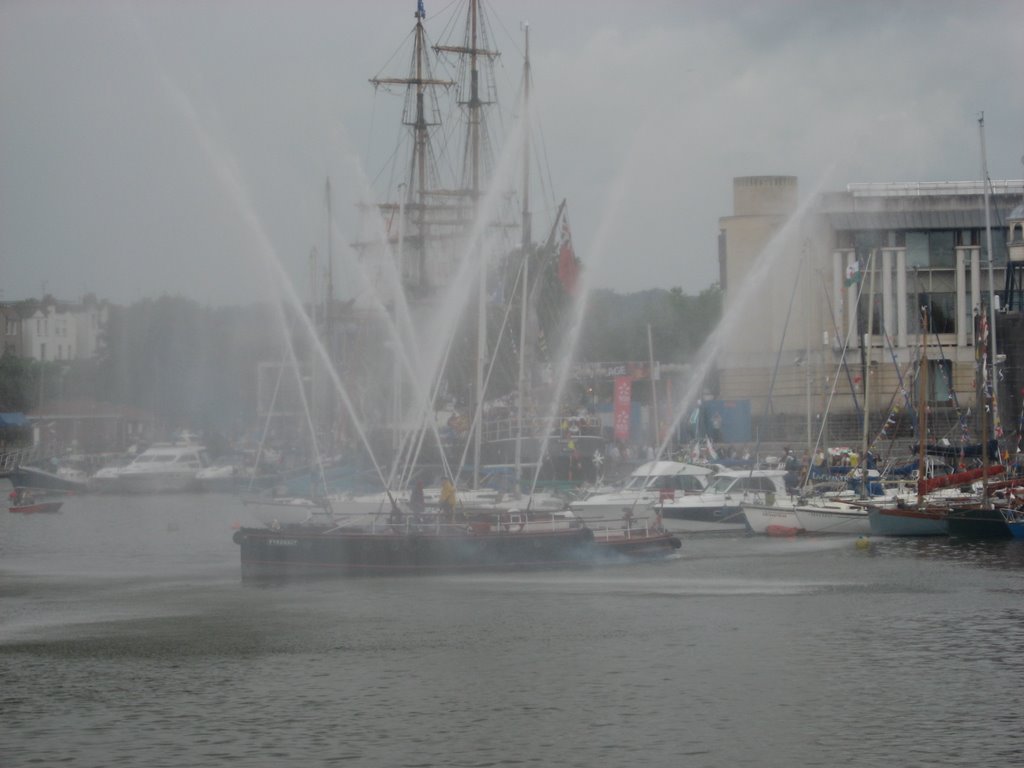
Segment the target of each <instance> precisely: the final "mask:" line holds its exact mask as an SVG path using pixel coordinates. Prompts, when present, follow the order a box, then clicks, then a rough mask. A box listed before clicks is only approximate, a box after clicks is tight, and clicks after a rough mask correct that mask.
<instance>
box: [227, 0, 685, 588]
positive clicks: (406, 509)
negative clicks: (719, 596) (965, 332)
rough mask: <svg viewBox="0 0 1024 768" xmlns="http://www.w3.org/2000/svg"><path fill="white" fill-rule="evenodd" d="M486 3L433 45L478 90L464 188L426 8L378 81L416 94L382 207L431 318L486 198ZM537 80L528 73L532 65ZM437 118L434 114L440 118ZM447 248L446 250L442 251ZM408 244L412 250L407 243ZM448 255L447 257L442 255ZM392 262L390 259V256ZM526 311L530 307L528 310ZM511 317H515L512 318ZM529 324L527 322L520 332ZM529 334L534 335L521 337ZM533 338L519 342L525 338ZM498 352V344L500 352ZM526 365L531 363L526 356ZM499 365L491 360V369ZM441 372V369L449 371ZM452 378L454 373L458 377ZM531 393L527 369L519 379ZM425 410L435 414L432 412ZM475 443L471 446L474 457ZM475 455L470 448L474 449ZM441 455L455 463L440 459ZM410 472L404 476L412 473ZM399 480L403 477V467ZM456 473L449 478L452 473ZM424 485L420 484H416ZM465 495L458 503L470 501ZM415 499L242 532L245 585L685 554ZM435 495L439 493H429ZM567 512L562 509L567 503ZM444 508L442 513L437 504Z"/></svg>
mask: <svg viewBox="0 0 1024 768" xmlns="http://www.w3.org/2000/svg"><path fill="white" fill-rule="evenodd" d="M480 11H481V2H480V0H469V2H468V15H467V18H466V25H465V29H466V30H467V38H466V40H465V41H464V43H463V44H461V45H436V46H432V47H433V50H434V51H435V52H437V53H452V54H456V55H457V56H459V57H460V59H461V60H462V61H463V62H464V63H468V75H467V76H466V77H464V78H460V81H461V82H463V83H467V84H468V85H467V87H468V91H467V92H466V94H465V98H464V99H462V101H461V106H463V107H464V108H465V111H466V113H467V114H468V121H467V126H468V128H467V133H466V138H467V144H466V146H467V149H466V152H465V153H464V155H463V158H464V159H465V167H464V169H463V170H464V172H463V176H462V181H461V183H460V184H459V185H457V186H456V187H455V188H452V189H444V188H443V187H441V186H439V185H437V184H435V183H433V181H434V180H433V179H432V176H431V173H429V172H428V171H429V170H430V163H431V161H432V159H433V158H435V157H436V156H435V155H434V154H433V153H432V152H431V151H430V149H429V146H428V145H429V141H430V138H431V128H432V125H433V123H432V118H428V111H427V103H428V98H429V93H430V91H431V89H433V88H438V87H445V88H451V87H452V86H454V84H455V82H456V81H455V80H447V79H444V78H438V77H434V76H433V74H432V73H431V71H430V65H429V56H428V55H427V52H428V49H429V46H428V44H427V39H426V30H425V27H424V18H425V12H424V9H423V4H422V2H420V3H418V4H417V10H416V15H415V18H416V25H415V29H414V35H413V39H414V50H413V59H412V65H411V69H410V75H409V76H408V77H404V78H384V77H379V78H374V79H373V80H372V81H371V82H373V84H374V85H375V86H378V87H381V86H389V85H396V86H397V85H401V86H402V87H404V88H405V89H406V92H407V97H408V98H407V100H406V113H405V116H404V118H403V122H404V123H405V124H406V125H407V126H408V127H409V128H410V129H411V134H412V137H413V142H412V144H413V150H412V154H411V161H410V163H409V164H408V166H407V168H408V170H409V176H408V177H407V178H408V181H406V182H403V184H402V185H401V191H402V194H403V198H402V199H401V200H400V201H399V203H398V204H384V205H382V206H379V207H378V210H379V211H380V212H381V213H383V214H384V215H385V221H386V231H387V232H388V237H387V239H388V240H391V239H392V237H391V235H390V233H391V232H392V231H393V229H392V227H391V226H389V225H391V224H394V223H395V222H394V218H393V217H394V214H396V213H397V214H398V215H399V219H398V222H397V224H398V242H399V243H400V246H401V247H399V249H398V254H399V260H400V263H399V265H398V266H399V270H400V275H401V280H402V290H403V291H404V292H405V294H406V295H407V296H408V297H409V298H410V302H409V303H410V305H418V307H414V309H415V308H418V309H420V310H423V314H424V315H425V314H427V311H428V310H430V309H432V308H434V307H436V304H437V301H438V297H439V296H440V288H441V287H442V286H443V285H444V284H445V283H446V282H447V281H448V278H449V277H450V276H451V273H452V272H453V270H454V268H455V267H456V266H458V265H456V263H455V262H456V261H457V257H456V256H453V254H459V253H463V250H461V249H460V248H459V247H458V246H453V245H452V243H453V242H457V241H459V240H460V239H461V240H462V241H463V244H464V241H465V239H466V238H465V230H466V229H468V228H469V227H470V226H471V225H472V224H473V222H474V219H475V218H476V217H477V215H478V213H479V211H477V207H478V206H479V205H480V200H481V198H482V196H483V195H484V192H485V184H486V180H485V179H484V173H483V172H484V164H483V162H482V158H481V152H482V143H483V141H482V136H483V133H484V129H483V107H484V106H485V104H486V103H487V102H485V101H484V99H483V95H482V93H481V91H480V90H479V88H480V80H481V77H480V73H479V70H478V62H479V61H481V60H493V58H494V57H496V56H497V52H496V51H494V50H491V49H490V48H489V47H487V44H486V40H487V37H486V33H484V27H483V24H482V21H483V19H482V15H481V12H480ZM526 72H527V74H528V73H529V66H528V63H527V67H526ZM432 114H433V113H432ZM522 222H523V224H524V227H525V229H526V230H527V232H526V234H524V236H523V240H522V247H521V252H522V264H523V271H524V272H526V270H527V265H528V263H529V256H530V254H531V252H532V251H534V250H535V249H533V248H532V247H531V246H530V245H529V226H530V211H529V204H528V200H527V202H524V206H523V209H522ZM442 242H444V243H446V245H445V246H444V247H441V248H438V247H436V246H438V245H439V244H441V243H442ZM406 244H408V246H409V247H408V249H406V248H405V247H404V246H405V245H406ZM435 255H436V256H438V259H434V258H432V257H433V256H435ZM384 257H385V258H392V256H391V254H390V252H389V253H385V254H384ZM488 276H489V275H488V270H487V268H486V266H485V265H481V266H480V268H479V279H478V280H477V306H476V308H477V333H476V342H477V353H476V356H475V360H474V362H475V365H474V368H475V371H474V373H475V375H474V377H473V379H474V384H475V394H474V398H475V400H474V425H475V426H474V429H473V432H474V440H473V442H472V445H473V446H474V447H473V451H474V460H473V474H474V483H473V484H474V490H475V489H476V486H477V484H478V482H479V470H480V465H481V461H480V457H481V447H482V446H481V436H482V428H481V427H482V417H483V401H484V396H485V392H486V380H485V370H486V366H485V364H484V363H485V361H484V356H485V352H486V351H487V349H488V346H489V344H488V341H489V339H488V332H487V319H488V318H487V313H488V309H489V307H488V303H487V299H488V295H487V287H488V285H487V280H488ZM520 290H521V291H522V292H523V293H524V294H525V295H524V296H523V299H522V301H523V306H526V302H527V300H528V294H529V286H528V285H527V284H526V279H525V278H523V279H522V285H521V287H520ZM524 314H525V312H524ZM506 316H507V313H506ZM525 326H526V319H525V318H523V320H522V322H521V328H523V327H525ZM521 335H525V332H524V331H521ZM524 342H525V339H521V343H524ZM492 348H493V345H492ZM520 360H521V362H520V366H521V368H525V367H526V363H525V361H524V358H522V357H521V358H520ZM492 365H493V363H492ZM442 368H443V366H442ZM449 373H450V372H449ZM443 374H444V371H442V372H441V374H439V377H438V379H436V380H435V381H433V382H431V392H430V395H431V397H430V398H429V400H430V405H431V406H432V404H433V402H434V401H435V400H436V396H437V391H438V389H439V388H440V386H439V381H440V376H441V375H443ZM519 379H520V386H521V387H522V386H523V381H524V379H525V373H523V374H521V375H520V377H519ZM425 410H426V409H425ZM469 445H470V444H469V443H467V444H466V446H465V449H464V450H468V448H469ZM417 452H418V442H417V440H416V439H415V438H412V437H410V438H408V439H407V440H406V445H405V448H404V449H402V450H400V451H399V452H398V453H396V455H395V464H394V466H397V465H398V463H399V459H402V460H406V459H408V461H409V463H410V464H413V465H414V464H415V457H416V454H417ZM464 455H465V453H464ZM441 458H442V460H444V459H446V458H447V457H446V456H444V454H443V453H442V455H441ZM410 474H411V473H410V472H404V476H405V477H409V476H410ZM393 476H394V470H393ZM446 476H447V477H448V478H449V479H450V478H451V473H447V474H446ZM418 490H419V489H418ZM466 496H467V495H466V494H463V495H462V499H461V500H460V501H462V502H464V501H465V500H466ZM406 498H407V497H406V496H403V495H401V494H397V493H393V492H392V490H391V489H390V488H385V490H384V494H382V495H381V499H386V502H385V503H379V504H375V505H372V504H371V507H370V508H369V509H365V508H363V509H360V508H359V507H358V504H359V503H360V502H354V505H355V506H353V503H349V504H346V503H345V502H341V503H337V504H336V503H334V500H332V505H331V506H332V515H331V516H330V519H329V520H327V521H323V520H320V519H317V520H308V521H306V522H305V523H304V524H295V525H270V526H267V527H264V528H241V529H239V530H238V531H237V532H236V533H235V536H234V540H235V542H236V543H237V544H238V545H239V548H240V553H241V563H242V574H243V577H244V578H248V577H253V578H256V577H264V576H290V575H303V574H340V575H355V574H383V573H437V572H464V571H467V570H492V569H507V568H530V567H554V566H579V565H592V564H595V563H601V562H610V561H611V562H614V561H619V560H622V559H623V558H625V559H627V560H628V559H636V558H650V557H663V556H664V555H666V554H669V553H671V552H672V551H673V550H674V549H677V548H678V547H679V545H680V543H679V540H678V539H677V538H676V537H674V536H672V535H671V534H668V533H667V532H665V531H662V530H660V529H658V528H655V527H651V526H647V525H646V524H644V523H639V524H633V523H631V524H630V525H628V526H624V527H623V528H621V529H617V530H615V531H593V530H591V529H590V528H588V527H587V526H585V525H584V524H582V523H581V522H580V521H579V520H578V519H576V518H575V517H574V516H573V515H572V513H571V512H561V511H559V512H553V511H552V512H547V513H544V512H541V513H531V512H529V511H528V510H525V509H510V508H505V507H501V506H499V505H497V504H484V503H482V501H481V499H480V497H477V500H476V504H475V505H472V504H471V505H467V504H464V503H460V504H459V506H458V507H457V508H456V509H452V508H445V504H444V502H443V500H441V499H438V500H437V501H438V502H439V503H436V504H435V505H434V506H435V508H434V509H426V508H425V507H429V506H431V504H430V503H429V502H428V500H427V499H428V496H427V494H426V493H422V494H419V493H418V494H417V499H418V502H422V505H421V504H420V503H417V508H413V507H411V506H410V505H407V502H406ZM430 498H431V499H433V498H434V497H433V495H432V494H431V497H430ZM560 506H561V505H560ZM438 507H440V509H439V508H438Z"/></svg>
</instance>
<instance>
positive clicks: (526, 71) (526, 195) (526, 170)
mask: <svg viewBox="0 0 1024 768" xmlns="http://www.w3.org/2000/svg"><path fill="white" fill-rule="evenodd" d="M523 35H524V37H525V40H526V43H525V45H526V49H525V56H524V58H523V113H522V115H521V117H520V119H521V120H522V123H523V216H522V232H521V236H522V240H521V241H520V243H521V251H522V257H523V269H522V278H521V280H520V283H519V290H520V297H521V301H520V307H519V376H518V379H517V399H516V489H517V490H518V489H519V488H521V487H522V479H523V409H524V408H525V407H526V326H527V323H526V315H527V312H528V311H529V305H530V241H531V240H532V239H533V236H532V232H531V229H532V217H531V214H530V120H529V117H530V115H529V107H530V25H529V24H524V25H523Z"/></svg>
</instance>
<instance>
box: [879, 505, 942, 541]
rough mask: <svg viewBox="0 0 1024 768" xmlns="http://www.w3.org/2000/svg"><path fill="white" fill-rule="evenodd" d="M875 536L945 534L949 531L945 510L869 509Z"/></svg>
mask: <svg viewBox="0 0 1024 768" xmlns="http://www.w3.org/2000/svg"><path fill="white" fill-rule="evenodd" d="M868 520H869V522H870V523H871V533H872V534H873V535H875V536H945V535H947V534H948V533H949V524H948V523H947V519H946V515H945V513H944V512H941V513H940V512H932V511H928V510H917V509H898V508H897V509H879V508H876V507H871V508H869V509H868Z"/></svg>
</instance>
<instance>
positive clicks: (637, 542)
mask: <svg viewBox="0 0 1024 768" xmlns="http://www.w3.org/2000/svg"><path fill="white" fill-rule="evenodd" d="M681 546H682V542H680V541H679V538H678V537H677V536H673V535H672V534H671V533H668V532H665V531H657V532H656V531H636V530H634V531H630V532H629V534H628V535H627V534H626V533H625V532H624V533H623V534H622V535H619V536H602V535H601V534H600V533H598V534H595V536H594V554H595V555H596V560H597V561H598V562H602V561H613V560H616V559H619V560H647V559H658V558H662V557H665V556H667V555H671V554H672V553H673V552H675V551H676V550H677V549H679V548H680V547H681Z"/></svg>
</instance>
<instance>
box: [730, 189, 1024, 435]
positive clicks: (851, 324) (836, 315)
mask: <svg viewBox="0 0 1024 768" xmlns="http://www.w3.org/2000/svg"><path fill="white" fill-rule="evenodd" d="M1022 193H1024V181H994V182H991V188H990V195H989V198H990V201H989V216H988V220H989V223H990V227H989V229H990V231H991V238H992V253H993V257H994V258H993V259H992V260H991V261H990V260H989V258H988V248H987V237H986V214H985V196H984V187H983V184H982V183H981V182H971V181H968V182H912V183H873V184H850V185H848V186H847V187H846V189H844V190H839V191H826V192H820V193H817V194H815V195H812V196H809V197H807V198H806V199H805V201H804V202H801V198H800V196H799V194H798V183H797V179H796V178H795V177H792V176H753V177H740V178H736V179H734V182H733V213H732V215H731V216H726V217H723V218H722V219H721V220H720V230H721V234H720V248H719V250H720V253H719V258H720V270H721V282H722V285H723V287H724V289H725V296H724V308H723V316H724V318H725V320H724V321H723V322H724V323H725V324H726V327H724V328H723V331H724V332H723V337H722V342H721V345H720V349H719V354H718V357H717V366H718V371H719V382H720V384H719V386H720V389H719V392H718V397H719V398H721V399H734V398H735V399H740V398H742V399H749V400H751V404H752V411H753V412H754V414H765V413H772V414H776V415H778V417H779V418H783V419H785V418H789V419H790V421H794V422H806V423H807V424H808V425H810V424H811V423H812V422H813V421H815V420H816V419H818V418H820V416H821V414H823V413H826V412H827V413H828V414H829V418H832V419H837V420H838V421H842V420H844V419H845V420H846V421H847V422H851V424H850V425H851V426H852V425H853V421H855V418H856V417H855V413H856V412H857V405H859V404H861V403H862V402H863V400H864V396H865V391H866V393H867V400H868V406H869V411H870V412H871V413H873V414H875V415H876V416H878V415H880V418H881V419H882V420H884V418H885V416H886V414H887V413H888V412H889V411H890V409H891V406H892V404H893V403H894V402H896V403H897V404H898V403H899V402H900V400H902V399H905V397H906V395H907V392H908V390H909V391H913V387H914V380H913V379H912V378H911V377H912V376H913V375H914V374H913V371H914V364H915V363H916V362H917V360H918V359H919V356H920V349H921V344H922V342H923V343H924V345H925V348H926V356H927V358H928V361H929V362H928V366H929V374H930V375H929V376H928V382H929V384H928V399H929V401H930V403H931V404H932V407H933V409H934V410H936V411H937V412H942V411H946V412H947V414H946V415H947V416H948V415H949V414H948V412H951V411H956V412H957V414H961V413H963V412H966V411H967V410H968V409H969V408H971V406H973V404H974V402H975V370H976V365H975V349H974V341H975V339H974V336H975V331H974V318H975V315H976V314H977V313H978V312H980V311H984V312H985V313H986V315H987V314H988V310H987V307H988V305H989V296H990V295H991V292H992V291H991V289H992V288H994V291H995V293H996V294H997V298H996V301H997V308H998V306H999V301H1000V298H1001V297H1002V296H1003V294H1004V293H1005V287H1006V272H1007V269H1006V266H1007V234H1008V220H1009V219H1010V218H1011V213H1012V212H1013V210H1014V209H1015V208H1016V207H1017V206H1019V205H1020V203H1021V197H1022ZM1003 303H1005V301H1004V302H1003ZM922 310H926V312H923V311H922ZM1003 315H1005V312H1003V313H1001V315H1000V316H1003ZM925 318H926V319H925ZM1001 322H1002V321H1001V320H1000V323H1001ZM997 329H998V324H997ZM776 363H777V364H778V365H777V369H776ZM773 379H774V385H773V384H772V382H773ZM769 389H772V396H771V403H770V407H769V403H768V400H767V396H768V392H769ZM855 402H856V404H855ZM947 421H948V419H947ZM808 431H810V427H809V428H808Z"/></svg>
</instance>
